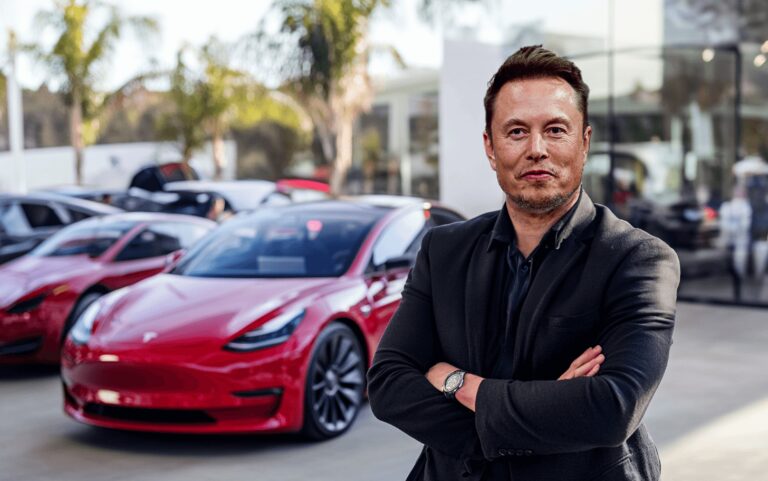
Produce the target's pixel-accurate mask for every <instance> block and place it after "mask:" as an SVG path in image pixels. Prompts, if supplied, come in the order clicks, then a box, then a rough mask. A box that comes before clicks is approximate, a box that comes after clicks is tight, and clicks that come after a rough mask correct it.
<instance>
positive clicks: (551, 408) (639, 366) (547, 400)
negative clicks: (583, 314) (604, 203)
mask: <svg viewBox="0 0 768 481" xmlns="http://www.w3.org/2000/svg"><path fill="white" fill-rule="evenodd" d="M679 280H680V266H679V263H678V260H677V255H676V254H675V252H674V251H673V250H672V249H671V248H670V247H669V246H667V245H666V244H664V243H663V242H661V241H659V240H658V239H655V238H653V239H648V240H644V241H642V242H641V243H639V244H638V245H636V246H635V247H634V248H633V249H632V250H630V252H629V254H628V255H626V256H625V258H624V260H623V261H622V262H621V263H620V264H619V267H618V269H617V270H616V271H615V272H614V274H613V277H612V278H611V279H610V280H609V283H608V285H607V286H605V288H606V294H605V298H604V318H603V321H602V324H601V327H600V330H599V334H598V342H599V344H600V345H601V346H602V347H603V352H604V353H605V357H606V359H605V362H604V363H603V365H602V366H601V368H600V372H599V373H598V375H597V376H595V377H591V378H577V379H572V380H568V381H553V380H544V381H508V380H501V379H486V380H484V381H483V382H482V383H481V384H480V387H479V390H478V394H477V399H476V415H475V416H476V417H475V419H476V426H477V432H478V434H479V437H480V441H481V444H482V449H483V452H484V453H485V456H486V457H487V458H488V459H493V458H497V457H499V456H500V455H503V454H505V451H507V452H508V451H513V452H519V451H521V450H522V452H524V453H525V454H529V455H530V454H555V453H568V452H577V451H584V450H588V449H593V448H598V447H608V446H617V445H620V444H622V443H623V442H625V441H626V440H627V439H628V438H629V437H630V436H631V435H632V434H633V433H634V432H635V430H636V429H637V428H638V426H639V424H640V422H641V419H642V417H643V415H644V414H645V410H646V408H647V407H648V404H649V402H650V400H651V398H652V396H653V394H654V392H655V391H656V388H657V387H658V385H659V382H660V381H661V378H662V375H663V374H664V370H665V369H666V365H667V360H668V357H669V349H670V346H671V344H672V330H673V325H674V319H675V304H676V298H677V287H678V284H679Z"/></svg>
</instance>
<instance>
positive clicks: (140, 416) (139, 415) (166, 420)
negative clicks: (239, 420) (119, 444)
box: [83, 403, 216, 424]
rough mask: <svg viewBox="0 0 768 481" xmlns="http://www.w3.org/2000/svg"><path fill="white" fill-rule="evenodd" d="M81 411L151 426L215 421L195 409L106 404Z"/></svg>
mask: <svg viewBox="0 0 768 481" xmlns="http://www.w3.org/2000/svg"><path fill="white" fill-rule="evenodd" d="M83 411H84V412H85V413H86V414H88V415H91V416H99V417H102V418H108V419H114V420H117V421H128V422H139V423H153V424H214V423H216V420H215V419H214V418H212V417H211V416H209V415H208V414H207V413H206V412H205V411H201V410H196V409H149V408H131V407H123V406H110V405H107V404H98V403H88V404H86V405H85V406H84V407H83Z"/></svg>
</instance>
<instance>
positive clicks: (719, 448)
mask: <svg viewBox="0 0 768 481" xmlns="http://www.w3.org/2000/svg"><path fill="white" fill-rule="evenodd" d="M766 369H768V310H759V309H744V308H738V307H719V306H717V307H716V306H707V305H700V304H680V306H679V310H678V321H677V326H676V330H675V335H674V344H673V347H672V354H671V358H670V362H669V367H668V369H667V374H666V376H665V378H664V381H663V382H662V384H661V386H660V387H659V390H658V392H657V394H656V397H655V399H654V400H653V402H652V403H651V407H650V408H649V411H648V413H647V415H646V423H647V425H648V427H649V429H650V432H651V434H652V435H653V436H654V438H655V439H656V441H657V443H658V444H659V448H660V453H661V459H662V465H663V467H662V475H663V479H664V480H665V481H709V480H711V481H729V480H733V481H736V480H739V481H741V480H743V481H768V372H766Z"/></svg>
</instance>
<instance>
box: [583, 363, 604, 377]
mask: <svg viewBox="0 0 768 481" xmlns="http://www.w3.org/2000/svg"><path fill="white" fill-rule="evenodd" d="M599 370H600V364H595V367H593V368H592V370H591V371H589V372H588V373H587V374H585V375H584V377H592V376H594V375H595V374H597V371H599Z"/></svg>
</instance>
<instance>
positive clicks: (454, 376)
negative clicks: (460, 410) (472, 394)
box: [443, 369, 466, 399]
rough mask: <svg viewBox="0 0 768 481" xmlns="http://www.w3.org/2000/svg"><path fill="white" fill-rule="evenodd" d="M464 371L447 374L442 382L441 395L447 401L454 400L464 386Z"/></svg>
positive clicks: (457, 370) (459, 370) (458, 370)
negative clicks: (443, 395)
mask: <svg viewBox="0 0 768 481" xmlns="http://www.w3.org/2000/svg"><path fill="white" fill-rule="evenodd" d="M465 374H466V371H462V370H461V369H456V370H455V371H453V372H452V373H450V374H448V376H447V377H446V378H445V382H443V394H445V397H447V398H448V399H456V392H457V391H458V390H459V389H461V386H463V385H464V375H465Z"/></svg>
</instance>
